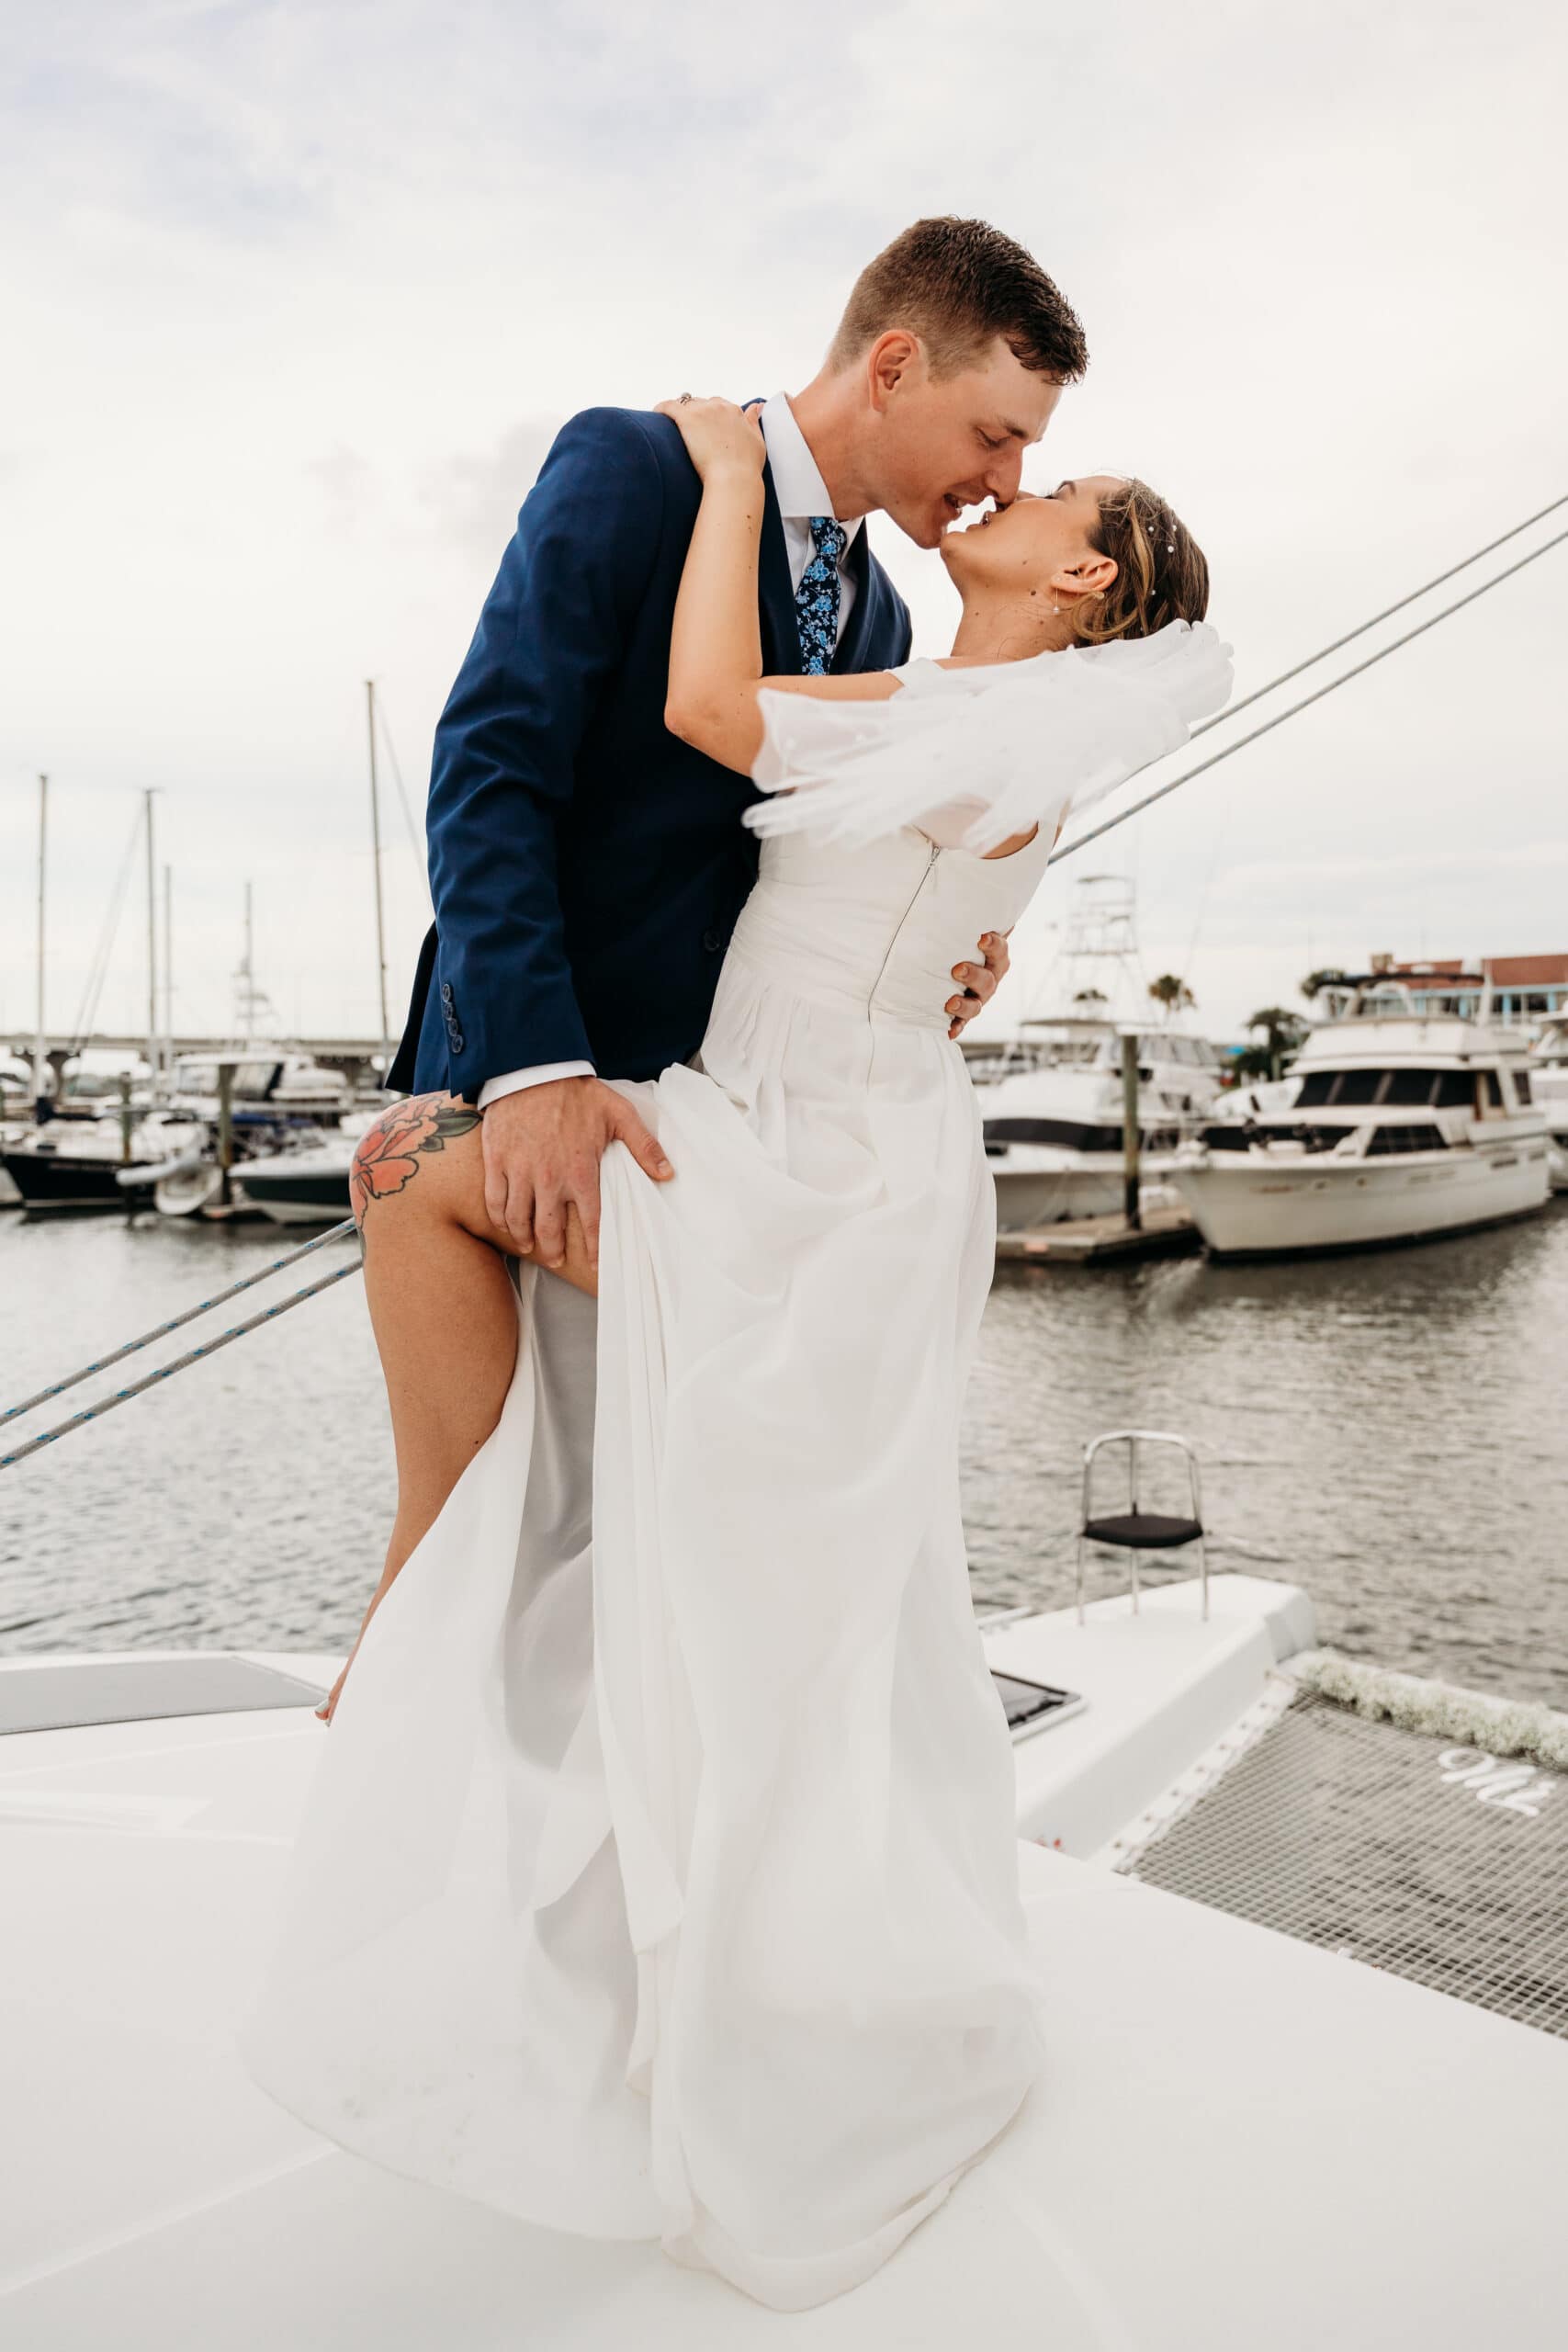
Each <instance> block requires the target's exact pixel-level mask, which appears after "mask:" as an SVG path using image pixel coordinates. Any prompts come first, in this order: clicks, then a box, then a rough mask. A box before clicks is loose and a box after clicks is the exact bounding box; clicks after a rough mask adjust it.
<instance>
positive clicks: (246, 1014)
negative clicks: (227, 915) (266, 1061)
mask: <svg viewBox="0 0 1568 2352" xmlns="http://www.w3.org/2000/svg"><path fill="white" fill-rule="evenodd" d="M251 940H252V932H251V886H250V884H249V883H248V882H247V883H246V885H245V963H244V972H245V988H244V994H243V997H242V998H241V1000H240V1018H241V1020H242V1021H243V1023H244V1029H245V1037H246V1041H247V1043H248V1042H249V1040H250V1039H251V1038H252V1037H254V1035H255V1019H256V990H255V980H254V967H253V964H252V960H251Z"/></svg>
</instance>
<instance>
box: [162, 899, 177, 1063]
mask: <svg viewBox="0 0 1568 2352" xmlns="http://www.w3.org/2000/svg"><path fill="white" fill-rule="evenodd" d="M164 1055H165V1056H166V1057H167V1062H168V1068H169V1070H170V1073H171V1075H172V1074H173V1071H174V1067H175V869H174V867H173V866H172V865H165V866H164Z"/></svg>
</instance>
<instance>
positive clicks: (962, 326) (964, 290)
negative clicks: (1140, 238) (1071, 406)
mask: <svg viewBox="0 0 1568 2352" xmlns="http://www.w3.org/2000/svg"><path fill="white" fill-rule="evenodd" d="M890 327H907V328H908V330H909V331H910V333H911V334H918V335H919V338H920V341H921V342H922V343H923V344H924V345H925V346H926V352H927V356H929V358H930V360H931V372H932V374H933V375H934V376H937V377H939V378H940V377H944V376H956V375H959V374H961V373H962V372H963V370H964V368H968V367H972V366H973V365H974V363H975V361H976V358H977V357H978V356H979V354H980V353H981V352H982V351H983V350H984V349H985V347H986V345H987V344H988V343H990V342H992V341H993V340H994V339H995V337H996V336H998V335H1000V336H1001V338H1002V340H1003V342H1004V343H1006V344H1007V345H1008V346H1009V348H1010V350H1011V352H1012V354H1013V356H1014V357H1015V358H1016V359H1018V360H1019V362H1020V363H1021V365H1022V366H1023V367H1025V368H1032V369H1033V371H1034V372H1035V373H1036V374H1037V375H1041V376H1050V377H1053V378H1054V379H1055V381H1056V382H1058V383H1062V384H1070V383H1073V382H1075V381H1076V380H1077V378H1078V377H1079V376H1081V375H1082V374H1083V372H1084V369H1085V368H1087V367H1088V366H1089V345H1087V343H1086V342H1085V341H1084V331H1083V328H1082V326H1081V325H1080V324H1079V322H1078V317H1077V312H1076V311H1074V309H1073V307H1072V305H1071V303H1070V302H1068V301H1067V300H1066V296H1065V295H1063V294H1062V293H1061V291H1060V290H1059V288H1057V287H1056V286H1055V284H1054V283H1053V282H1052V280H1051V279H1050V278H1049V277H1046V275H1045V272H1044V271H1043V269H1042V268H1041V266H1040V264H1039V263H1038V262H1037V261H1036V260H1035V258H1034V256H1033V254H1027V253H1025V252H1024V250H1023V247H1022V246H1021V245H1019V244H1015V243H1013V241H1012V239H1011V238H1010V237H1004V236H1003V234H1002V232H1001V231H1000V230H999V229H993V228H992V227H991V225H990V223H989V222H988V221H987V220H953V218H951V217H950V216H945V215H944V216H942V217H939V218H936V219H932V220H917V221H916V222H915V224H914V226H913V227H912V228H909V229H906V230H905V231H904V232H903V234H902V235H901V236H897V237H895V238H894V240H893V243H891V244H890V245H887V246H886V247H885V248H884V250H883V251H882V252H881V253H879V254H877V256H876V259H875V260H874V262H871V263H869V264H868V265H867V266H866V267H865V268H864V269H863V270H862V272H861V274H860V276H859V277H857V278H856V280H855V283H854V290H853V291H852V294H851V296H850V299H849V303H848V306H847V308H846V310H845V311H844V315H843V317H842V319H841V320H840V323H839V331H838V333H837V334H836V335H835V336H834V338H833V344H832V348H831V350H830V351H829V354H828V364H829V367H830V368H834V369H838V368H847V367H849V366H850V364H851V363H852V361H853V360H855V359H858V358H859V356H860V355H861V353H862V352H863V351H864V350H865V349H866V348H867V346H868V345H871V344H874V342H875V341H876V339H877V337H878V335H883V334H886V333H887V331H888V329H889V328H890Z"/></svg>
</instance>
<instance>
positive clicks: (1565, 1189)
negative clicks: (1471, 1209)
mask: <svg viewBox="0 0 1568 2352" xmlns="http://www.w3.org/2000/svg"><path fill="white" fill-rule="evenodd" d="M1526 1077H1527V1079H1528V1081H1529V1091H1530V1097H1531V1100H1532V1101H1533V1102H1535V1103H1539V1104H1540V1114H1541V1116H1542V1118H1543V1119H1544V1120H1545V1121H1546V1131H1547V1134H1548V1135H1549V1136H1550V1137H1551V1148H1550V1163H1549V1164H1550V1167H1551V1189H1552V1191H1553V1192H1554V1193H1568V1013H1557V1014H1554V1015H1553V1016H1552V1018H1551V1020H1550V1021H1547V1022H1546V1023H1543V1025H1542V1028H1541V1031H1540V1035H1539V1036H1538V1037H1537V1038H1536V1040H1535V1042H1534V1044H1533V1045H1532V1046H1531V1047H1530V1050H1529V1064H1528V1066H1527V1069H1526Z"/></svg>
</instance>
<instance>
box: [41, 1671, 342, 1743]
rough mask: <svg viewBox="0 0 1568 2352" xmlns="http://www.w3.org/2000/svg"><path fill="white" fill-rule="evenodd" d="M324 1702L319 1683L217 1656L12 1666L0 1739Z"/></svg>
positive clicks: (303, 1705)
mask: <svg viewBox="0 0 1568 2352" xmlns="http://www.w3.org/2000/svg"><path fill="white" fill-rule="evenodd" d="M325 1696H326V1692H325V1690H324V1689H323V1688H322V1686H321V1684H320V1683H315V1682H305V1681H301V1680H300V1679H299V1678H298V1677H297V1676H295V1675H292V1674H283V1673H280V1672H279V1671H278V1669H277V1668H276V1667H271V1666H260V1665H258V1664H257V1663H256V1661H255V1660H254V1658H247V1657H231V1656H230V1655H228V1654H227V1653H226V1652H223V1651H214V1652H213V1653H212V1654H211V1655H210V1656H203V1655H201V1654H199V1653H198V1654H196V1655H193V1656H188V1657H146V1658H71V1659H66V1660H62V1662H61V1663H60V1664H59V1665H47V1666H44V1665H39V1666H30V1665H21V1664H17V1665H13V1666H11V1667H9V1668H6V1669H4V1670H0V1736H5V1735H6V1733H7V1732H21V1731H65V1730H73V1729H74V1730H79V1729H81V1728H82V1727H83V1726H84V1725H85V1724H132V1723H145V1722H148V1721H150V1720H152V1719H153V1718H155V1717H159V1716H167V1715H228V1714H233V1713H238V1712H241V1711H243V1710H244V1709H247V1708H252V1707H313V1706H315V1705H316V1704H317V1703H318V1702H320V1701H321V1699H323V1698H324V1697H325Z"/></svg>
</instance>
